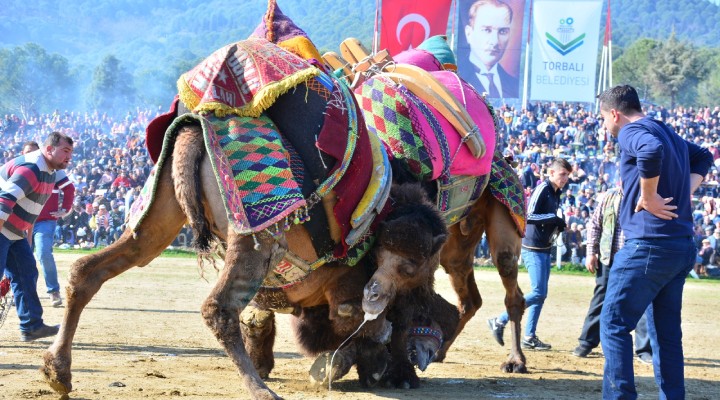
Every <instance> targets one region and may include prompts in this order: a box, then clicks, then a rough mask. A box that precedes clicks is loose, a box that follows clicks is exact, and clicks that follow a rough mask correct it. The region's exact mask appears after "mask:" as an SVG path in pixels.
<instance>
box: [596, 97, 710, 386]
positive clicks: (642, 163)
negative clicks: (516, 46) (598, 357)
mask: <svg viewBox="0 0 720 400" xmlns="http://www.w3.org/2000/svg"><path fill="white" fill-rule="evenodd" d="M599 99H600V112H601V114H602V116H603V119H604V125H605V127H606V128H607V130H608V131H609V132H610V133H611V134H612V136H614V137H616V138H617V139H618V145H619V148H620V155H621V159H620V174H621V177H620V178H621V180H622V185H623V193H624V194H625V196H624V198H623V200H622V201H621V206H620V220H619V221H620V222H619V224H620V226H621V227H622V229H623V233H624V234H625V246H624V247H623V248H622V249H620V250H619V251H618V252H617V254H616V255H615V261H614V262H613V272H612V274H610V277H609V280H608V284H607V293H606V295H605V304H604V305H603V310H602V314H601V316H600V327H601V328H600V329H601V332H600V342H601V343H602V348H603V353H604V355H605V368H604V373H603V398H605V399H610V398H618V399H619V398H623V399H636V398H637V390H636V388H635V377H634V370H633V363H632V339H631V336H630V332H632V330H633V329H635V326H636V325H637V322H638V321H639V320H640V317H641V316H642V314H643V313H644V312H646V313H647V316H648V333H649V336H650V343H651V345H652V350H653V367H654V370H655V377H656V378H655V380H656V383H657V385H658V387H659V390H660V397H661V398H670V399H682V398H684V397H685V378H684V362H683V350H682V330H681V327H680V324H681V310H682V293H683V286H684V284H685V278H686V276H687V275H688V273H689V272H690V270H691V269H692V267H693V262H694V260H695V252H696V250H695V246H694V244H693V241H692V234H693V229H692V214H691V213H692V210H691V204H690V198H691V197H690V196H691V195H692V194H693V193H694V192H695V190H696V189H697V188H698V186H700V183H701V182H702V179H703V176H705V174H706V173H707V171H708V169H709V168H710V165H711V164H712V155H711V154H710V152H709V151H707V150H706V149H703V148H702V147H699V146H697V145H695V144H693V143H691V142H688V141H686V140H684V139H682V138H681V137H680V136H678V135H677V134H676V133H675V132H674V131H673V130H672V129H671V128H670V127H668V126H667V125H665V124H664V123H662V122H658V121H656V120H654V119H652V118H649V117H646V116H645V115H644V114H643V113H642V108H641V106H640V100H639V98H638V95H637V92H636V91H635V89H634V88H632V87H631V86H628V85H623V86H615V87H612V88H610V89H608V90H606V91H605V92H603V93H602V94H601V95H600V96H599ZM649 265H652V268H650V267H648V266H649ZM656 309H657V310H658V312H655V310H656ZM646 310H647V311H646ZM660 310H662V311H660ZM659 338H661V339H662V340H658V339H659Z"/></svg>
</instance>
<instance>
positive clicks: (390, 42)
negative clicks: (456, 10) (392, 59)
mask: <svg viewBox="0 0 720 400" xmlns="http://www.w3.org/2000/svg"><path fill="white" fill-rule="evenodd" d="M451 4H452V0H433V1H418V0H384V1H383V2H382V22H381V24H380V48H381V49H387V51H388V52H390V54H391V55H394V54H397V53H399V52H401V51H404V50H407V49H410V48H415V47H417V46H419V45H420V43H422V42H423V41H424V40H425V39H427V38H429V37H430V36H434V35H444V34H446V33H447V26H448V17H449V16H450V6H451Z"/></svg>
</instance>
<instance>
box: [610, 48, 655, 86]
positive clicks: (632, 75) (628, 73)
mask: <svg viewBox="0 0 720 400" xmlns="http://www.w3.org/2000/svg"><path fill="white" fill-rule="evenodd" d="M659 45H660V42H658V41H656V40H654V39H640V40H638V41H636V42H635V43H633V44H632V45H630V46H629V47H628V48H627V49H626V50H625V51H623V52H622V53H621V55H620V56H619V57H618V58H617V59H616V60H615V61H614V62H613V80H614V81H615V82H622V83H627V84H630V85H632V86H634V87H635V88H636V89H638V92H639V94H640V96H641V97H642V98H647V97H648V90H649V87H650V83H649V82H650V79H649V76H648V75H649V68H650V56H651V54H652V53H653V52H654V51H655V49H656V48H657V47H658V46H659Z"/></svg>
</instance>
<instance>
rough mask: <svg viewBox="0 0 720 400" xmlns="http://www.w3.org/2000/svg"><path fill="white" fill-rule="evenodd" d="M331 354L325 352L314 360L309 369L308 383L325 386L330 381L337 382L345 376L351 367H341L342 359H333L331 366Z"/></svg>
mask: <svg viewBox="0 0 720 400" xmlns="http://www.w3.org/2000/svg"><path fill="white" fill-rule="evenodd" d="M332 355H333V352H331V351H326V352H324V353H322V354H320V355H319V356H318V358H316V359H315V362H314V363H313V365H312V366H311V367H310V382H311V383H312V384H313V385H317V386H323V385H327V384H328V381H330V380H333V381H334V380H338V379H340V378H342V377H343V376H345V374H346V373H347V372H348V371H349V370H350V367H352V365H343V362H344V357H335V359H334V360H332V361H333V364H332V365H330V361H331V359H332Z"/></svg>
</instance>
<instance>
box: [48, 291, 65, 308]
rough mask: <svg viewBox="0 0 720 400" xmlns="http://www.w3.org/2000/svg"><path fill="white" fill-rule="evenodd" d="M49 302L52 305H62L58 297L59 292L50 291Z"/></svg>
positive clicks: (60, 298)
mask: <svg viewBox="0 0 720 400" xmlns="http://www.w3.org/2000/svg"><path fill="white" fill-rule="evenodd" d="M50 303H51V304H52V306H53V307H60V306H61V305H62V297H60V292H51V293H50Z"/></svg>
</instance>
